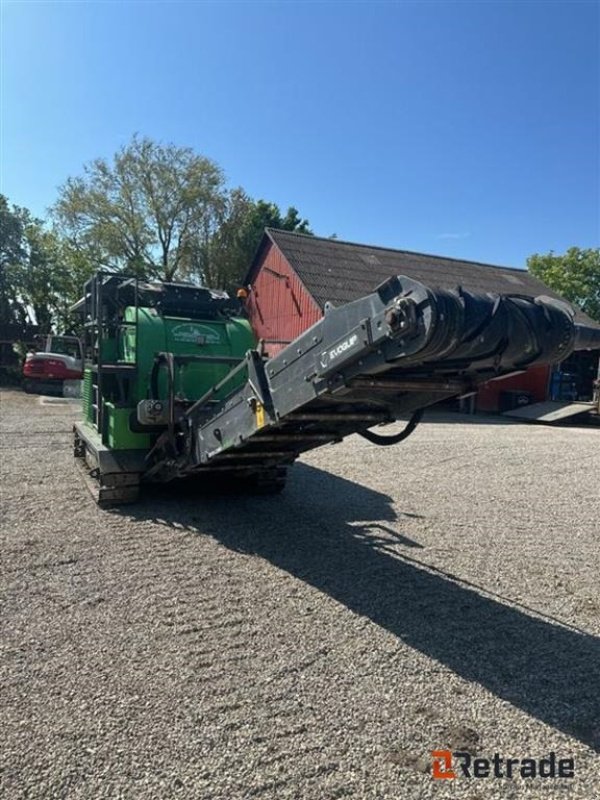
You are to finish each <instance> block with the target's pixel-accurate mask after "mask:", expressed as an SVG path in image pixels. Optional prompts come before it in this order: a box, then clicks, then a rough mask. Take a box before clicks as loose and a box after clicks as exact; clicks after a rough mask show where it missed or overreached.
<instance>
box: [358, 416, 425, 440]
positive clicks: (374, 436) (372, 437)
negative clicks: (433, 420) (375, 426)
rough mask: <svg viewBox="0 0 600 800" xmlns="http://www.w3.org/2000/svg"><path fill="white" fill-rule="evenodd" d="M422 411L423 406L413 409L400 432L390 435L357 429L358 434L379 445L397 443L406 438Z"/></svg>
mask: <svg viewBox="0 0 600 800" xmlns="http://www.w3.org/2000/svg"><path fill="white" fill-rule="evenodd" d="M424 411H425V409H424V408H420V409H419V410H418V411H415V413H414V414H413V415H412V417H411V418H410V419H409V421H408V423H407V425H406V427H405V428H404V430H401V431H400V433H394V434H392V435H391V436H381V435H380V434H379V433H373V431H358V434H359V436H362V437H363V439H366V440H367V441H368V442H371V443H372V444H377V445H380V446H382V447H389V446H390V445H392V444H398V443H399V442H402V441H404V439H408V437H409V436H410V435H411V433H412V432H413V431H414V430H415V428H416V427H417V425H418V424H419V422H420V421H421V419H422V418H423V413H424Z"/></svg>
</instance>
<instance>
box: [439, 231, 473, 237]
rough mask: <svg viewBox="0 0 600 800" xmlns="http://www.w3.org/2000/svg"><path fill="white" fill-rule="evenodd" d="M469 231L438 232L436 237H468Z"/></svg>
mask: <svg viewBox="0 0 600 800" xmlns="http://www.w3.org/2000/svg"><path fill="white" fill-rule="evenodd" d="M470 235H471V234H470V233H468V232H467V233H438V235H437V236H436V237H435V238H436V239H468V238H469V236H470Z"/></svg>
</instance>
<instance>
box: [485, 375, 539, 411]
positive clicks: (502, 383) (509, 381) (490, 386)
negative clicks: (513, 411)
mask: <svg viewBox="0 0 600 800" xmlns="http://www.w3.org/2000/svg"><path fill="white" fill-rule="evenodd" d="M550 369H551V368H550V367H549V366H541V367H530V368H529V369H528V370H527V371H526V372H524V373H523V374H522V375H513V376H512V377H510V378H500V379H499V380H494V381H488V383H484V384H483V385H482V386H481V387H480V389H479V391H478V392H477V409H478V410H479V411H498V407H499V404H500V392H506V391H511V390H515V389H516V390H518V391H520V392H530V393H531V395H532V397H533V400H532V402H534V403H541V402H542V401H543V400H547V399H548V382H549V380H550Z"/></svg>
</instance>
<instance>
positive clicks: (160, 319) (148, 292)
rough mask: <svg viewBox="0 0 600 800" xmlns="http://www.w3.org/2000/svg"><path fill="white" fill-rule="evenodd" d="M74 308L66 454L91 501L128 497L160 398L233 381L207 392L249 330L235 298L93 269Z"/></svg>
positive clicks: (160, 410) (174, 399)
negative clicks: (73, 390) (77, 332)
mask: <svg viewBox="0 0 600 800" xmlns="http://www.w3.org/2000/svg"><path fill="white" fill-rule="evenodd" d="M76 309H77V310H79V311H80V312H81V313H82V314H83V318H84V334H83V343H84V352H85V369H84V379H83V422H82V423H79V424H77V425H76V426H75V455H76V456H77V457H79V458H80V459H83V464H82V466H83V468H84V473H85V474H86V477H89V478H91V483H90V488H92V489H93V490H94V492H95V493H97V496H98V500H99V501H100V502H102V503H105V504H111V503H118V502H128V501H132V500H135V499H136V498H137V494H138V487H139V483H140V479H141V476H142V475H143V473H144V472H146V471H147V456H148V454H149V452H150V451H151V449H152V447H153V445H154V443H155V442H156V440H157V438H158V435H159V434H160V433H162V432H163V431H164V430H165V429H166V427H165V425H164V424H163V422H164V421H166V420H167V419H168V414H169V403H180V402H182V401H185V402H187V403H188V404H189V403H190V402H193V401H195V400H198V399H199V398H200V397H202V396H203V395H205V394H206V393H208V392H210V393H211V402H212V403H217V402H218V401H219V399H220V398H221V397H223V396H224V395H225V393H226V392H228V391H231V390H232V389H236V388H238V387H239V386H240V385H241V384H242V383H243V382H244V378H243V375H242V374H241V372H239V373H237V374H236V375H235V376H233V377H232V379H231V380H230V381H229V382H228V385H226V386H225V387H224V388H223V389H221V390H220V391H218V390H217V391H215V392H212V389H213V387H214V386H215V385H216V384H218V383H220V382H221V381H222V380H223V379H224V378H225V377H226V376H227V375H228V374H229V372H230V371H231V369H232V367H234V366H236V365H238V364H240V362H242V361H243V359H244V355H245V353H246V352H247V351H248V350H250V349H252V348H253V347H255V344H256V342H255V338H254V335H253V333H252V329H251V328H250V324H249V322H248V320H247V319H244V318H243V316H242V314H241V311H242V309H241V303H240V301H238V300H232V299H231V298H229V297H228V295H227V294H226V293H225V292H216V291H212V290H210V289H205V288H200V287H197V286H193V285H190V284H178V283H154V284H152V283H144V282H141V281H139V280H137V279H135V278H128V277H124V276H122V275H115V274H111V273H104V272H99V273H98V274H96V275H95V276H94V277H93V278H92V279H91V280H89V281H88V282H87V283H86V285H85V293H84V296H83V298H82V300H80V301H79V303H77V305H76Z"/></svg>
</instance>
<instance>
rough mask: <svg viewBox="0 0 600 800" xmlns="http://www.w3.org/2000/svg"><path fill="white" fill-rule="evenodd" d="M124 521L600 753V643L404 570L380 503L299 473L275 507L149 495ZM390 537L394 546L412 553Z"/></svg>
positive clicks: (252, 501) (246, 500)
mask: <svg viewBox="0 0 600 800" xmlns="http://www.w3.org/2000/svg"><path fill="white" fill-rule="evenodd" d="M120 513H123V514H126V515H127V516H133V517H136V518H139V519H146V520H147V519H152V520H155V521H157V522H160V523H162V524H166V525H169V526H173V527H174V528H176V529H180V530H181V528H182V527H183V528H187V529H188V530H189V529H192V530H197V531H198V532H199V533H200V534H208V535H210V536H212V537H214V538H215V539H216V540H218V541H219V542H221V543H222V544H223V545H224V546H226V547H228V548H230V549H232V550H235V551H240V552H244V553H248V554H254V555H257V556H260V557H261V558H264V559H267V560H268V561H270V562H271V563H272V564H274V565H275V566H277V567H278V568H280V569H282V570H285V571H286V572H288V573H289V574H291V575H294V576H295V577H297V578H299V579H300V580H303V581H306V582H307V583H309V584H311V585H312V586H314V587H315V588H317V589H319V590H320V591H322V592H325V593H327V594H328V595H330V596H331V597H333V598H335V600H337V601H338V602H340V603H343V604H344V605H345V606H346V607H347V608H349V609H351V610H352V611H354V612H356V613H358V614H361V615H363V616H365V617H368V618H369V619H370V620H372V621H373V622H374V623H376V624H377V625H380V626H382V627H383V628H385V629H386V630H388V631H390V632H391V633H392V634H394V635H395V636H397V637H398V638H399V639H401V640H402V641H403V642H405V643H406V644H407V645H409V646H410V647H412V648H415V649H416V650H418V651H420V652H421V653H424V654H425V655H427V656H429V657H430V658H433V659H436V660H437V661H439V662H440V663H442V664H444V665H446V666H447V667H449V668H450V669H451V670H453V671H454V672H455V673H456V674H457V675H459V676H460V677H462V678H464V679H465V680H467V681H473V682H476V683H478V684H480V685H481V686H483V687H484V688H485V689H487V690H488V691H490V692H492V693H493V694H495V695H496V696H497V697H499V698H501V699H503V700H506V701H508V702H509V703H511V704H512V705H513V706H515V707H517V708H519V709H521V710H522V711H524V712H526V713H527V714H529V715H531V716H532V717H535V718H537V719H538V720H540V721H541V722H543V723H546V724H548V725H551V726H553V727H554V728H556V729H558V730H560V731H562V732H564V733H566V734H568V735H570V736H573V737H575V738H577V739H578V740H580V741H581V742H583V743H584V744H586V745H588V746H589V747H591V748H593V749H595V750H596V751H600V722H599V720H600V639H599V638H597V637H594V636H592V635H589V634H586V633H583V632H579V631H577V630H575V629H573V628H569V627H566V626H562V625H560V624H555V623H554V622H552V621H550V620H546V619H543V618H540V617H538V616H533V615H530V614H528V613H526V611H524V610H521V609H519V608H515V607H511V606H509V605H506V604H504V603H503V602H499V601H498V600H496V599H493V598H491V597H489V596H486V595H485V594H481V593H479V592H478V591H477V590H476V589H474V588H472V587H468V586H465V585H462V584H460V583H457V582H456V581H454V580H452V578H451V577H450V576H445V575H444V574H440V573H439V572H432V571H429V570H427V569H426V568H424V567H423V566H421V565H419V564H418V563H415V561H414V558H413V556H409V555H408V552H407V558H408V560H403V559H402V558H401V557H398V555H397V554H394V553H390V552H388V551H386V549H385V548H386V547H387V546H389V544H390V536H391V534H392V533H393V531H391V529H390V528H389V527H387V526H385V525H382V524H380V523H382V522H385V521H396V520H397V519H398V518H400V519H401V518H402V514H396V512H395V511H394V509H393V507H392V500H391V498H390V497H388V496H386V495H384V494H381V493H379V492H376V491H374V490H372V489H370V488H367V487H365V486H362V485H360V484H357V483H353V482H351V481H347V480H344V479H342V478H339V477H336V476H335V475H331V474H329V473H327V472H324V471H321V470H319V469H315V468H313V467H310V466H306V465H303V464H298V465H296V466H295V467H294V468H293V470H292V474H291V476H290V481H289V485H288V488H287V489H286V491H285V492H284V494H283V495H281V496H277V497H266V498H265V497H262V498H261V497H258V498H253V497H244V496H239V497H238V496H235V497H231V496H228V497H217V496H215V495H205V496H202V495H200V496H199V495H198V492H197V491H196V493H195V494H194V495H193V496H192V495H190V490H189V489H182V490H180V491H176V492H175V496H173V493H172V492H168V493H167V492H166V491H162V492H159V493H157V492H156V491H155V490H154V489H153V491H152V492H151V496H150V497H149V498H148V500H147V501H144V502H143V503H142V504H140V505H139V506H137V507H133V508H132V507H127V508H123V510H122V511H121V512H120ZM407 516H411V515H407ZM413 516H414V515H413ZM382 534H383V535H382ZM395 535H396V537H397V538H396V543H400V544H402V545H404V546H407V547H411V548H415V547H419V545H418V543H416V542H414V541H413V540H411V539H409V538H408V537H404V536H398V534H395ZM540 535H542V534H541V533H540ZM410 552H411V553H412V554H414V553H415V550H414V549H413V550H411V551H410ZM411 559H412V560H411Z"/></svg>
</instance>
